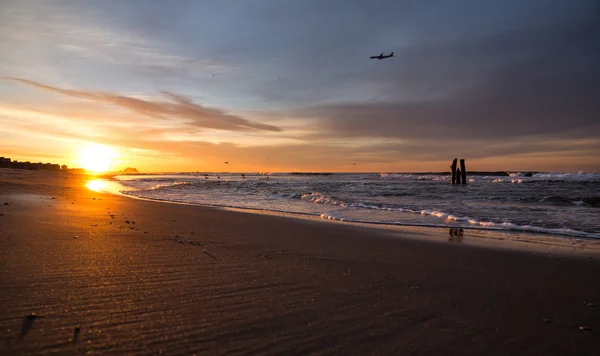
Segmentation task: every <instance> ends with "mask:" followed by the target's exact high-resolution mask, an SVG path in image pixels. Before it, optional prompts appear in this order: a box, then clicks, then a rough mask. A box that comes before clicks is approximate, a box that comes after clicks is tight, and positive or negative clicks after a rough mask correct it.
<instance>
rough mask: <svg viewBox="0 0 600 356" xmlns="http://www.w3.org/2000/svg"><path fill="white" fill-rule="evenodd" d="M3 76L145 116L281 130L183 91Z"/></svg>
mask: <svg viewBox="0 0 600 356" xmlns="http://www.w3.org/2000/svg"><path fill="white" fill-rule="evenodd" d="M4 79H6V80H11V81H14V82H18V83H21V84H25V85H29V86H32V87H35V88H38V89H43V90H47V91H50V92H53V93H58V94H62V95H66V96H70V97H74V98H79V99H86V100H91V101H95V102H100V103H104V104H109V105H112V106H114V107H118V108H122V109H127V110H130V111H132V112H134V113H137V114H140V115H144V116H149V117H154V118H160V119H171V118H174V117H178V118H182V119H184V122H185V123H186V124H188V125H190V126H195V127H199V128H207V129H216V130H226V131H272V132H280V131H282V130H281V128H279V127H277V126H273V125H267V124H262V123H258V122H253V121H250V120H247V119H244V118H242V117H239V116H236V115H233V114H228V113H226V112H224V111H222V110H219V109H215V108H208V107H204V106H202V105H199V104H196V103H194V102H193V101H192V100H190V99H189V98H187V97H185V96H183V95H180V94H174V93H169V92H164V93H162V94H163V96H165V97H166V98H167V99H169V100H145V99H139V98H134V97H129V96H124V95H120V94H115V93H109V92H101V91H86V90H72V89H63V88H59V87H54V86H50V85H45V84H41V83H38V82H35V81H32V80H27V79H23V78H12V77H9V78H4Z"/></svg>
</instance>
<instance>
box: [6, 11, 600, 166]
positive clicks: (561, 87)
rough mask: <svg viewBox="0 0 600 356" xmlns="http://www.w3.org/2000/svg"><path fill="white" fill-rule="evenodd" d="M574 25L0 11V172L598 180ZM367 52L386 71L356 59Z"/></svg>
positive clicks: (556, 19)
mask: <svg viewBox="0 0 600 356" xmlns="http://www.w3.org/2000/svg"><path fill="white" fill-rule="evenodd" d="M138 5H139V4H138ZM342 5H343V6H342ZM140 6H141V5H140ZM342 8H343V11H340V9H342ZM591 9H593V2H591V1H581V2H578V3H576V4H565V3H552V4H533V3H531V4H523V3H522V2H519V1H512V0H511V1H507V2H503V3H502V4H494V5H493V6H489V7H486V6H483V5H480V4H479V3H478V2H472V1H459V2H446V1H442V2H439V3H436V4H429V3H427V4H426V3H422V4H421V3H419V4H418V5H414V6H412V5H411V6H409V5H408V3H398V4H396V3H393V4H387V5H385V6H383V5H382V6H377V7H374V8H373V7H370V5H367V4H365V3H362V2H360V1H354V0H352V1H347V2H344V3H337V2H335V1H334V2H329V3H321V2H317V1H290V2H289V3H287V2H286V3H283V2H282V3H272V2H267V1H257V2H255V3H253V4H252V6H250V5H249V4H242V3H238V4H236V5H235V6H227V5H225V4H215V3H212V2H209V1H206V2H205V1H181V2H178V3H177V5H176V6H175V5H174V4H171V5H169V4H166V3H156V2H147V3H145V5H144V6H143V11H141V8H140V7H139V6H136V5H133V4H127V3H120V2H111V3H108V2H106V3H105V2H93V1H81V2H77V3H71V4H69V3H66V2H64V1H60V0H56V1H55V0H49V1H41V0H39V1H27V2H21V1H7V2H5V3H3V5H2V7H0V38H1V39H2V40H1V41H0V53H2V58H0V135H1V137H2V139H1V140H0V156H6V157H10V158H12V159H16V160H29V161H34V162H38V161H44V162H46V161H49V162H55V163H60V164H67V165H69V166H70V167H85V168H87V169H89V170H96V171H105V170H121V169H124V168H125V167H136V168H137V169H139V170H140V171H146V172H158V171H171V172H173V171H231V172H281V171H288V172H289V171H327V172H352V171H354V172H390V171H397V172H400V171H402V172H410V171H412V172H415V171H444V170H447V169H448V165H449V164H450V162H451V161H452V159H453V158H454V157H458V158H466V159H467V165H468V169H470V170H493V171H496V170H514V171H527V170H531V171H569V172H578V171H586V172H599V171H600V143H599V142H600V121H599V120H598V117H600V112H599V107H598V105H597V95H599V94H600V90H599V86H600V84H599V82H600V81H599V80H596V79H598V78H599V77H598V66H597V64H595V63H600V58H599V57H600V55H599V54H598V53H600V50H599V48H598V46H599V45H598V44H596V43H595V42H594V41H592V40H590V39H591V38H593V34H594V33H597V31H596V30H599V28H598V27H599V25H598V24H597V22H595V21H593V20H594V19H593V18H592V17H590V15H589V14H590V10H591ZM391 14H396V15H394V16H391ZM398 14H400V15H398ZM534 14H535V16H532V15H534ZM473 28H476V29H477V31H472V29H473ZM381 51H385V53H389V52H392V51H394V53H395V56H394V57H393V58H390V59H386V60H383V61H378V60H370V59H369V56H371V55H374V54H375V55H377V54H379V53H380V52H381ZM594 78H596V79H594ZM225 162H229V163H228V164H225Z"/></svg>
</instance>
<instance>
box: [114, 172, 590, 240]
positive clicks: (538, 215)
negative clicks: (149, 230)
mask: <svg viewBox="0 0 600 356" xmlns="http://www.w3.org/2000/svg"><path fill="white" fill-rule="evenodd" d="M115 179H116V180H118V181H119V183H120V184H121V185H122V187H123V189H122V193H124V194H127V195H131V196H135V197H139V198H145V199H152V200H161V201H171V202H179V203H189V204H198V205H205V206H217V207H230V208H243V209H253V210H262V211H270V212H285V213H290V214H299V215H312V216H320V217H321V218H323V219H331V220H339V221H348V222H361V223H371V224H389V225H407V226H429V227H446V228H465V229H466V228H468V229H482V230H502V231H521V232H536V233H543V234H550V235H558V236H571V237H582V238H594V239H598V238H600V174H594V173H579V174H574V173H534V174H525V173H512V174H510V176H496V175H489V176H486V175H483V176H471V177H469V182H468V184H466V185H451V184H450V183H449V181H448V179H449V177H448V176H447V175H440V174H401V173H362V174H356V173H352V174H347V173H340V174H337V173H334V174H306V173H302V174H299V173H298V174H294V173H272V174H271V173H245V174H244V175H242V174H240V173H235V174H233V173H206V174H205V173H177V174H156V175H120V176H116V177H115Z"/></svg>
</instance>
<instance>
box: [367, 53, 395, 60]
mask: <svg viewBox="0 0 600 356" xmlns="http://www.w3.org/2000/svg"><path fill="white" fill-rule="evenodd" d="M393 56H394V52H392V53H390V55H389V56H388V55H384V54H383V52H381V54H380V55H378V56H371V57H369V59H377V60H382V59H386V58H391V57H393Z"/></svg>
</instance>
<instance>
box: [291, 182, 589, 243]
mask: <svg viewBox="0 0 600 356" xmlns="http://www.w3.org/2000/svg"><path fill="white" fill-rule="evenodd" d="M301 199H302V200H304V201H308V202H312V203H317V204H326V205H335V206H340V207H344V208H363V209H373V210H383V211H396V212H402V213H412V214H420V215H426V216H432V217H436V218H440V219H443V220H446V221H455V222H464V223H468V224H469V225H471V226H477V227H485V228H486V229H488V230H511V231H525V232H539V233H547V234H554V235H563V236H573V237H587V238H600V233H591V232H585V231H579V230H575V229H569V228H545V227H540V226H534V225H529V224H525V225H519V224H516V223H512V222H493V221H485V220H480V219H476V218H472V217H468V216H460V215H456V214H452V213H448V212H444V211H440V210H435V209H433V210H430V209H410V208H405V207H392V206H385V205H384V206H382V205H374V204H369V203H366V204H365V203H358V202H354V203H352V202H346V201H344V200H341V199H337V198H334V197H328V196H325V195H323V194H320V193H310V194H304V195H302V196H301ZM323 215H326V216H327V217H326V218H327V219H333V220H341V221H347V219H346V218H335V217H334V216H333V215H327V213H324V214H321V216H322V217H323ZM357 222H358V221H357ZM360 222H365V223H368V222H369V221H368V220H361V221H360ZM389 223H390V224H393V225H406V224H403V223H398V222H389ZM436 226H439V227H447V225H436Z"/></svg>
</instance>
